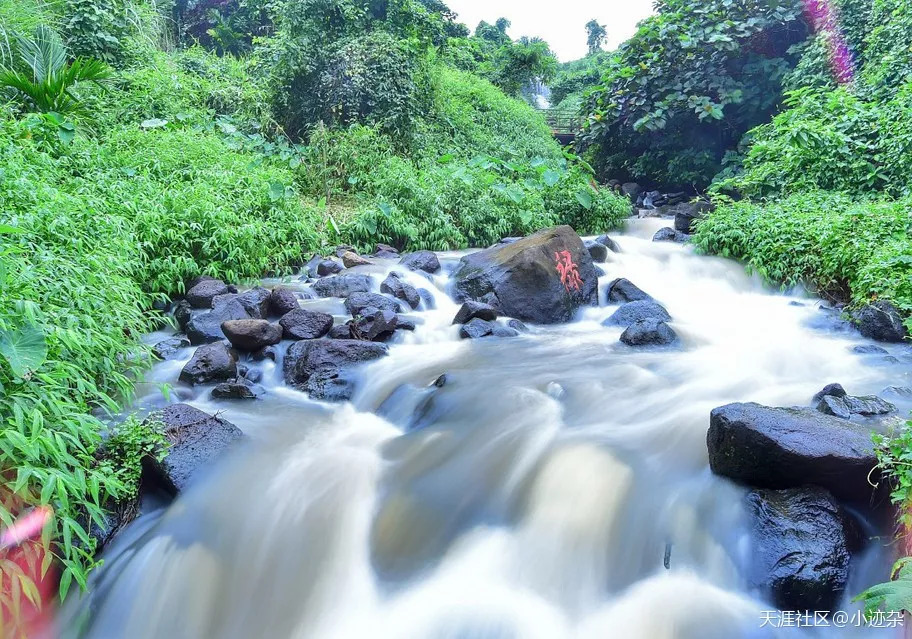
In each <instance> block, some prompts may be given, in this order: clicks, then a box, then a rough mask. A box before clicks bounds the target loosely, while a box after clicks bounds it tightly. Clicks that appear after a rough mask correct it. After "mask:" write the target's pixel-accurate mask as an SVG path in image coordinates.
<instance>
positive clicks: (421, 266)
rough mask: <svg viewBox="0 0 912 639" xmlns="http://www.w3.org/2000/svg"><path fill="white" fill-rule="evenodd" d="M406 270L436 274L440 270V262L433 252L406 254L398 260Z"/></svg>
mask: <svg viewBox="0 0 912 639" xmlns="http://www.w3.org/2000/svg"><path fill="white" fill-rule="evenodd" d="M399 263H400V264H402V265H403V266H404V267H406V268H407V269H410V270H412V271H424V272H425V273H436V272H437V271H439V270H440V260H439V259H438V258H437V254H436V253H434V251H415V252H414V253H407V254H406V255H403V256H402V259H400V260H399Z"/></svg>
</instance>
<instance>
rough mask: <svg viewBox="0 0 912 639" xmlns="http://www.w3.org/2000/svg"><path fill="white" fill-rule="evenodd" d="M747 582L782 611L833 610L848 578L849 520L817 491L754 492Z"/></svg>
mask: <svg viewBox="0 0 912 639" xmlns="http://www.w3.org/2000/svg"><path fill="white" fill-rule="evenodd" d="M747 503H748V510H749V511H750V513H751V516H752V519H753V522H752V524H753V525H752V535H751V546H750V557H751V561H752V565H751V570H750V575H749V579H750V582H751V585H752V586H753V587H755V588H758V589H761V590H763V591H765V592H767V593H768V594H769V596H770V597H771V599H772V602H773V603H774V604H775V605H776V607H777V608H779V609H781V610H796V611H805V610H835V609H836V607H837V605H838V604H839V601H840V599H841V595H842V593H843V592H844V591H845V588H846V584H847V583H848V576H849V561H850V558H851V557H850V554H849V548H850V547H851V545H852V544H851V543H850V541H849V539H848V537H847V532H848V533H849V534H852V533H851V526H852V525H851V523H849V522H848V517H849V516H848V515H847V514H846V513H845V512H843V510H842V508H840V506H839V504H837V503H836V501H835V500H834V499H833V496H832V495H831V494H830V493H829V492H828V491H827V490H825V489H823V488H819V487H811V486H809V487H804V488H790V489H787V490H753V491H751V492H750V493H748V495H747Z"/></svg>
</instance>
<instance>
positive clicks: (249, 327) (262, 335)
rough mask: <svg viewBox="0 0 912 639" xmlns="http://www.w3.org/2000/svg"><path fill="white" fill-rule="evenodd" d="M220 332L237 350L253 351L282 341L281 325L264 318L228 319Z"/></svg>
mask: <svg viewBox="0 0 912 639" xmlns="http://www.w3.org/2000/svg"><path fill="white" fill-rule="evenodd" d="M222 332H223V333H224V334H225V337H227V338H228V341H229V342H231V345H232V346H234V347H235V348H236V349H238V350H242V351H247V352H253V351H258V350H260V349H262V348H265V347H267V346H272V345H273V344H278V343H279V342H281V341H282V327H281V326H279V325H278V324H271V323H269V321H268V320H264V319H243V320H228V321H226V322H223V323H222Z"/></svg>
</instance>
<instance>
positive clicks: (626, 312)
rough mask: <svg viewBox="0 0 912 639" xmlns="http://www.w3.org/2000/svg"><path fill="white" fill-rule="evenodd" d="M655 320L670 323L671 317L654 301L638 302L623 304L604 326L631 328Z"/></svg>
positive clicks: (603, 323)
mask: <svg viewBox="0 0 912 639" xmlns="http://www.w3.org/2000/svg"><path fill="white" fill-rule="evenodd" d="M647 319H654V320H657V321H659V322H670V321H671V315H669V314H668V311H666V310H665V307H664V306H662V305H661V304H659V303H658V302H656V301H654V300H637V301H635V302H627V303H626V304H622V305H621V307H620V308H619V309H618V310H616V311H615V312H614V313H613V314H612V315H611V317H609V318H608V319H606V320H605V321H604V322H602V325H603V326H630V325H631V324H636V323H637V322H640V321H643V320H647Z"/></svg>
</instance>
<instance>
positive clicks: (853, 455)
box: [706, 403, 877, 500]
mask: <svg viewBox="0 0 912 639" xmlns="http://www.w3.org/2000/svg"><path fill="white" fill-rule="evenodd" d="M706 445H707V448H708V449H709V466H710V468H711V469H712V471H713V472H714V473H716V474H717V475H722V476H723V477H728V478H729V479H733V480H735V481H737V482H740V483H743V484H747V485H749V486H755V487H759V488H776V489H783V488H796V487H799V486H804V485H806V484H814V485H817V486H822V487H824V488H827V489H828V490H830V491H831V492H832V493H833V494H834V495H836V496H837V497H841V498H844V499H849V500H865V499H868V498H869V497H870V496H871V493H872V491H873V488H872V487H871V486H870V484H869V483H868V474H869V473H870V472H871V470H872V469H874V467H875V466H876V465H877V458H876V457H875V456H874V445H873V444H872V442H871V431H870V429H869V428H866V427H864V426H862V425H859V424H856V423H854V422H850V421H847V420H844V419H839V418H836V417H832V416H830V415H824V414H823V413H821V412H819V411H817V410H814V409H812V408H772V407H769V406H761V405H760V404H754V403H750V404H728V405H726V406H721V407H719V408H716V409H714V410H713V411H712V413H711V414H710V426H709V431H708V432H707V434H706ZM872 481H876V476H875V477H872Z"/></svg>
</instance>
